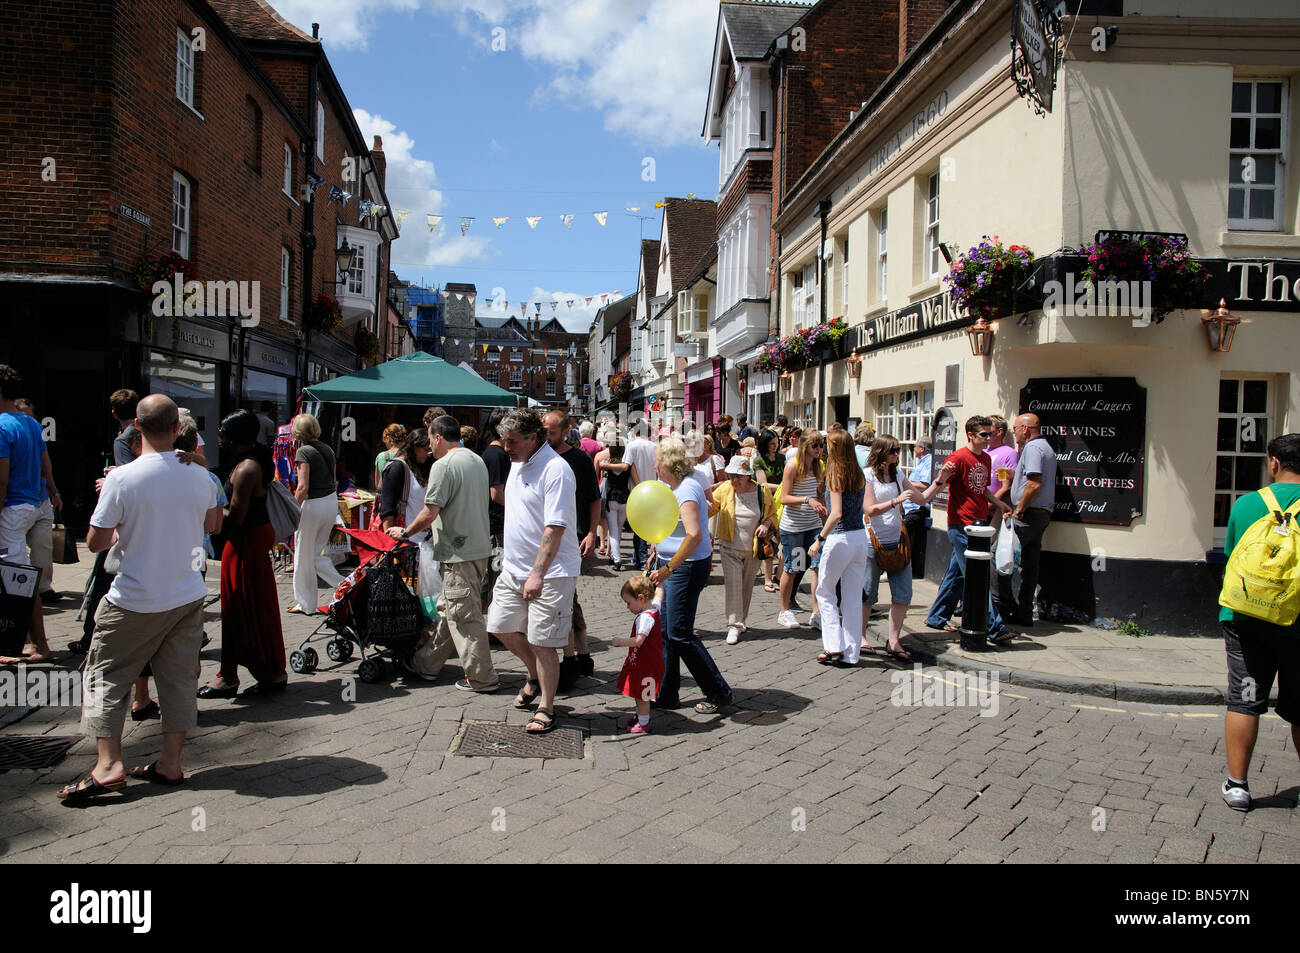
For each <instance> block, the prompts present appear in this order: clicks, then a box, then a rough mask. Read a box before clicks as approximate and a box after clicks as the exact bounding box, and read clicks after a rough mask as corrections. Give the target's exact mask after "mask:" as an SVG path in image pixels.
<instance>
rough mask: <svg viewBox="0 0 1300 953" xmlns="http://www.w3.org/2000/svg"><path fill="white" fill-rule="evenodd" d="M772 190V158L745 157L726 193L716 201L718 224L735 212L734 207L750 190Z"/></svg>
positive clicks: (762, 191) (766, 191) (768, 191)
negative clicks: (720, 199) (719, 200)
mask: <svg viewBox="0 0 1300 953" xmlns="http://www.w3.org/2000/svg"><path fill="white" fill-rule="evenodd" d="M771 191H772V160H771V159H747V160H745V163H744V165H743V166H742V167H741V170H740V173H739V174H738V175H737V176H736V180H735V181H734V182H732V183H731V188H729V189H727V194H726V195H724V196H723V197H722V201H721V202H719V203H718V225H719V226H721V225H722V224H723V223H724V222H726V221H727V220H728V219H729V218H731V216H732V215H733V214H734V213H735V211H736V208H737V207H738V206H739V205H740V203H741V202H742V201H743V200H744V198H745V196H746V195H748V194H750V193H751V192H760V193H770V192H771Z"/></svg>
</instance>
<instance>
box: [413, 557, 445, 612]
mask: <svg viewBox="0 0 1300 953" xmlns="http://www.w3.org/2000/svg"><path fill="white" fill-rule="evenodd" d="M419 590H420V608H421V609H422V610H423V611H424V614H425V616H426V617H427V618H429V619H430V620H436V619H437V618H438V597H439V596H440V595H442V574H441V573H440V572H438V562H437V560H436V559H434V557H433V543H432V542H430V541H429V540H427V539H426V540H425V541H424V542H422V543H420V575H419Z"/></svg>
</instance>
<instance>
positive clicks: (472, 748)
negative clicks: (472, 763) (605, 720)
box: [456, 721, 582, 758]
mask: <svg viewBox="0 0 1300 953" xmlns="http://www.w3.org/2000/svg"><path fill="white" fill-rule="evenodd" d="M456 753H457V754H458V755H460V756H461V757H463V758H581V757H582V732H581V731H579V730H578V729H577V728H556V729H555V730H554V731H550V732H547V733H546V734H544V735H536V734H529V733H528V732H527V731H524V729H523V726H522V725H504V724H501V723H500V722H482V721H472V722H470V723H469V724H467V725H466V726H465V733H464V734H463V735H462V736H461V739H460V747H459V748H457V749H456Z"/></svg>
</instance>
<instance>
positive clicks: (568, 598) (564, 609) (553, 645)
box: [487, 572, 578, 649]
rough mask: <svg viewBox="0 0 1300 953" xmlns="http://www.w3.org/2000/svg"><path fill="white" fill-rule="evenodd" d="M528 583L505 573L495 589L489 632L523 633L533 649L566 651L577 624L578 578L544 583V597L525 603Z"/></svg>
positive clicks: (557, 578) (565, 577) (498, 578)
mask: <svg viewBox="0 0 1300 953" xmlns="http://www.w3.org/2000/svg"><path fill="white" fill-rule="evenodd" d="M526 581H527V580H526V579H521V578H519V577H518V576H512V575H511V574H510V573H508V572H502V573H501V575H500V576H498V577H497V583H496V585H495V586H493V588H492V604H491V605H490V606H488V616H487V629H488V631H489V632H523V633H524V634H525V635H526V636H527V637H528V644H529V645H536V646H539V647H541V648H549V649H562V648H564V647H565V646H566V645H568V644H569V630H570V628H571V627H572V622H573V592H574V589H575V588H576V587H577V584H578V579H577V577H576V576H559V577H556V578H554V579H545V580H543V581H542V594H541V595H540V596H538V597H537V598H536V599H532V600H525V599H524V583H525V582H526Z"/></svg>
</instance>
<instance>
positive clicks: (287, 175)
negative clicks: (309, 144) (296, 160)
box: [281, 142, 293, 198]
mask: <svg viewBox="0 0 1300 953" xmlns="http://www.w3.org/2000/svg"><path fill="white" fill-rule="evenodd" d="M281 188H282V189H283V190H284V194H285V195H287V196H289V198H293V146H291V145H289V143H287V142H286V143H285V144H284V184H283V185H282V186H281Z"/></svg>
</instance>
